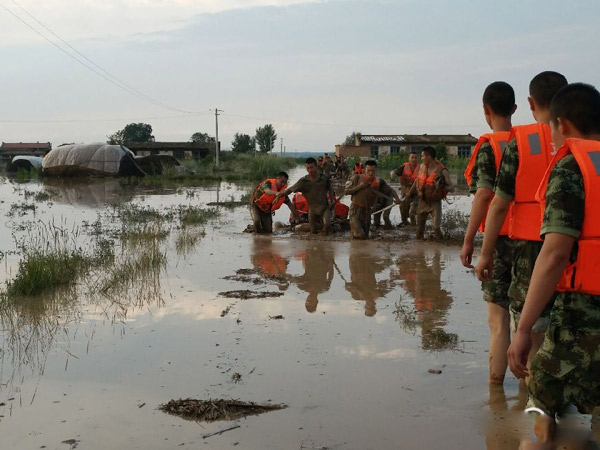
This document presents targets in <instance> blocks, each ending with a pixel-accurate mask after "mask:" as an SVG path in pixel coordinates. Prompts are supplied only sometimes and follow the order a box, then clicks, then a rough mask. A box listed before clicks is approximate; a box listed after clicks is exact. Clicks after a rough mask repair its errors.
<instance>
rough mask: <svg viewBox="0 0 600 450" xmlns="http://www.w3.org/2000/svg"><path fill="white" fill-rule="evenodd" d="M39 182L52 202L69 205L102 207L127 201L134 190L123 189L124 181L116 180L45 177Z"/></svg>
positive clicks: (132, 195) (131, 196)
mask: <svg viewBox="0 0 600 450" xmlns="http://www.w3.org/2000/svg"><path fill="white" fill-rule="evenodd" d="M41 181H42V183H41V184H42V186H43V187H44V190H45V191H46V192H48V194H50V196H51V200H52V201H54V202H57V203H65V204H69V205H82V206H90V207H102V206H106V205H112V204H115V203H120V202H126V201H129V200H131V199H132V198H133V197H134V193H135V190H134V189H123V186H122V185H123V183H125V182H126V181H125V180H120V179H116V178H83V179H80V178H58V177H45V178H42V179H41ZM129 187H130V188H133V186H131V185H130V186H129Z"/></svg>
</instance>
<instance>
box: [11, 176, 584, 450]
mask: <svg viewBox="0 0 600 450" xmlns="http://www.w3.org/2000/svg"><path fill="white" fill-rule="evenodd" d="M300 174H301V172H300V171H299V170H294V172H293V173H292V174H291V175H292V176H291V178H292V180H291V181H294V180H295V179H297V177H298V176H299V175H300ZM250 188H251V186H250V185H248V184H240V185H237V184H230V183H218V184H216V183H211V184H205V185H201V186H186V185H185V182H182V183H180V184H177V183H168V184H160V183H159V184H157V183H155V182H152V180H149V181H148V182H141V183H140V184H135V185H133V184H131V183H124V182H122V181H119V180H99V179H91V180H87V181H86V182H84V183H82V182H71V181H56V180H41V181H31V182H25V183H21V184H16V183H13V182H12V181H10V180H4V181H3V183H2V184H0V191H1V192H2V196H1V198H2V201H1V202H0V215H2V216H3V217H5V221H4V222H3V223H4V225H3V227H4V230H3V232H2V233H0V250H2V258H3V260H2V268H3V271H2V280H1V281H2V300H1V302H2V303H0V305H1V306H0V329H1V330H2V331H1V337H0V339H1V347H0V434H1V435H2V449H5V448H14V449H24V448H47V449H65V448H76V447H78V448H82V449H106V448H131V449H133V448H140V449H176V448H189V449H192V448H198V447H204V448H217V449H221V448H233V447H236V448H243V449H325V448H328V449H388V448H389V449H396V448H406V449H412V448H444V449H463V448H474V449H479V448H486V447H487V448H490V449H492V448H493V449H516V448H518V445H519V440H520V438H521V437H529V436H530V431H531V421H530V419H529V418H527V417H525V416H523V415H521V414H520V413H519V410H520V409H522V406H523V401H524V395H523V392H521V393H519V386H518V382H517V380H515V379H514V378H512V377H508V380H507V382H506V385H505V391H504V390H494V391H492V392H490V391H489V390H488V385H487V352H486V348H487V339H488V331H487V322H486V305H485V304H484V302H483V301H482V300H481V294H480V290H479V283H478V282H477V281H476V279H475V278H474V275H473V274H472V273H470V272H469V271H467V270H466V269H464V268H463V267H462V266H461V265H460V261H459V259H458V255H459V251H460V249H459V247H458V246H456V245H451V244H449V243H445V244H435V243H429V242H426V243H416V242H414V240H413V239H412V233H414V231H411V230H409V231H407V232H398V231H394V232H393V233H392V234H391V235H390V236H396V237H398V239H395V238H389V236H388V237H387V238H386V235H385V234H384V233H380V234H378V236H379V237H380V238H381V239H375V240H372V241H369V242H367V243H365V242H350V241H349V240H347V239H346V238H344V237H342V236H338V237H335V238H332V239H328V240H321V239H319V238H307V237H306V236H303V238H302V239H298V237H297V236H294V235H290V234H285V233H283V234H279V235H275V236H273V237H265V236H253V235H249V234H244V233H242V230H243V229H244V228H245V227H246V225H247V224H248V223H249V215H248V211H247V209H246V208H244V207H238V208H216V207H211V206H207V204H208V203H209V202H224V201H236V200H239V199H240V198H241V197H242V196H243V195H244V194H246V193H247V192H248V191H249V189H250ZM451 201H452V203H453V204H452V205H451V206H448V205H446V206H445V208H449V209H452V210H456V211H463V212H464V211H465V210H466V208H467V205H468V201H467V200H466V198H464V197H461V196H456V197H454V198H452V199H451ZM397 215H398V212H397V210H394V212H393V214H392V220H393V222H394V223H397V222H398V220H399V218H398V216H397ZM286 216H287V211H286V210H285V208H284V209H282V210H281V211H279V212H278V213H277V216H276V220H281V221H286V220H287V217H286ZM48 266H51V267H52V270H50V271H49V272H48V271H47V270H45V269H44V268H47V267H48ZM34 287H35V289H34ZM40 287H41V290H39V289H40ZM188 398H191V399H198V400H206V401H209V400H211V399H213V400H211V401H210V402H207V403H206V405H208V406H206V407H207V408H209V410H204V409H203V410H201V411H200V412H201V413H202V414H200V412H198V413H190V411H189V410H188V409H185V408H187V407H188V406H189V404H190V402H187V403H186V402H180V403H177V402H175V403H172V404H171V405H175V406H172V407H171V409H169V411H174V412H177V411H180V410H181V411H182V412H181V415H183V416H184V417H189V418H192V420H185V419H182V418H181V417H178V416H177V415H170V414H166V413H165V412H163V411H161V410H159V409H158V408H159V406H160V405H165V404H168V403H169V402H170V401H171V400H178V399H188ZM217 399H230V400H240V401H243V402H254V403H257V404H260V405H263V406H264V405H267V406H265V408H266V409H265V411H266V412H265V411H261V412H263V413H262V414H258V413H256V414H257V415H249V416H247V417H245V418H240V417H239V416H237V415H235V414H232V415H231V417H228V416H227V413H228V412H227V409H226V408H225V406H223V405H224V403H221V402H219V401H217ZM194 405H195V403H194ZM203 405H204V404H203ZM215 405H216V406H215ZM233 405H238V404H237V403H233ZM269 405H282V407H283V406H285V407H284V408H282V409H275V408H273V409H275V410H271V409H270V408H271V406H269ZM203 407H204V406H203ZM237 407H238V406H236V408H237ZM177 408H179V409H177ZM182 408H183V409H182ZM210 408H212V409H210ZM215 408H216V409H215ZM224 408H225V409H224ZM512 410H514V411H512ZM206 411H208V412H206ZM217 413H218V414H217ZM186 414H187V416H186ZM207 414H208V417H211V418H212V417H219V418H220V417H221V416H223V417H224V421H223V420H215V421H212V420H211V421H200V418H204V417H205V416H207ZM236 414H237V412H236ZM194 418H195V419H194ZM584 426H585V424H584ZM221 431H222V432H223V433H221V434H219V432H221Z"/></svg>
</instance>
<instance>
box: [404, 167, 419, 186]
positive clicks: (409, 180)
mask: <svg viewBox="0 0 600 450" xmlns="http://www.w3.org/2000/svg"><path fill="white" fill-rule="evenodd" d="M418 173H419V164H415V167H414V168H411V167H410V163H409V162H405V163H404V165H403V166H402V176H401V177H400V182H401V183H402V185H403V186H406V187H411V186H412V185H413V183H414V182H415V180H416V179H417V175H418Z"/></svg>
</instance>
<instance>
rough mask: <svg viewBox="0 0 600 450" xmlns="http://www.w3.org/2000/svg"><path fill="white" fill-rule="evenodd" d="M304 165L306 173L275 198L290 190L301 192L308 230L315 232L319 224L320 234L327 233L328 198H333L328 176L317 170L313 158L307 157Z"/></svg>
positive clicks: (328, 219) (328, 221)
mask: <svg viewBox="0 0 600 450" xmlns="http://www.w3.org/2000/svg"><path fill="white" fill-rule="evenodd" d="M305 167H306V172H307V175H306V176H304V177H302V178H300V180H298V181H297V182H296V184H294V185H293V186H292V187H289V188H287V189H285V190H284V191H281V192H279V193H278V194H277V199H279V198H281V197H283V196H287V195H289V194H290V193H291V192H302V194H304V197H306V200H307V201H308V223H309V224H310V232H311V233H313V234H316V233H317V232H318V229H319V225H322V229H321V234H323V235H327V234H328V233H329V224H330V223H331V211H330V199H333V198H334V193H333V188H332V186H331V181H330V180H329V177H327V176H325V175H324V174H323V173H320V172H319V168H318V166H317V161H316V160H315V158H308V159H307V160H306V163H305ZM328 194H329V195H328Z"/></svg>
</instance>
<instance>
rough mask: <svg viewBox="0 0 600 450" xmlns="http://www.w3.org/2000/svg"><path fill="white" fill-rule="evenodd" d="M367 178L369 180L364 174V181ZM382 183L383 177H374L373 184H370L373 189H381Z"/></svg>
mask: <svg viewBox="0 0 600 450" xmlns="http://www.w3.org/2000/svg"><path fill="white" fill-rule="evenodd" d="M367 180H368V178H367V176H366V175H364V176H363V181H367ZM380 184H381V179H380V178H379V177H375V178H373V181H371V186H369V187H371V188H373V189H379V186H380Z"/></svg>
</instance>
